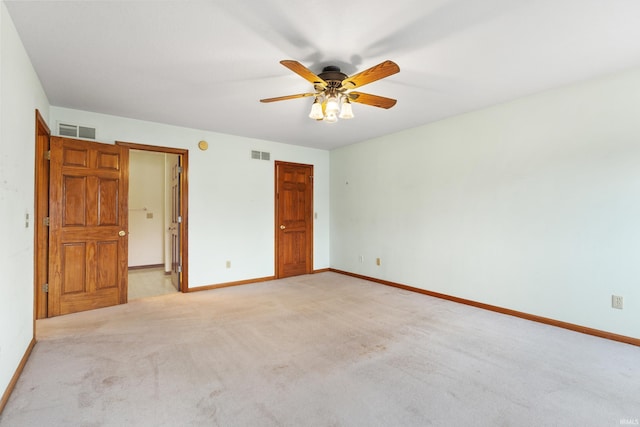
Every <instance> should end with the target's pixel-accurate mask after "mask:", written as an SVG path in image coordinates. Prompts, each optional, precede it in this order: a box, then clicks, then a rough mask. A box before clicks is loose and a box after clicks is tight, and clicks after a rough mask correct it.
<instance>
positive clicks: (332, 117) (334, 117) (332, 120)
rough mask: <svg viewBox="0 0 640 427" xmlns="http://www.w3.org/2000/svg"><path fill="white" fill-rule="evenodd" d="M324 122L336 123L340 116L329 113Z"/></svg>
mask: <svg viewBox="0 0 640 427" xmlns="http://www.w3.org/2000/svg"><path fill="white" fill-rule="evenodd" d="M324 121H325V122H327V123H335V122H337V121H338V116H337V115H336V113H329V112H327V115H326V116H325V118H324Z"/></svg>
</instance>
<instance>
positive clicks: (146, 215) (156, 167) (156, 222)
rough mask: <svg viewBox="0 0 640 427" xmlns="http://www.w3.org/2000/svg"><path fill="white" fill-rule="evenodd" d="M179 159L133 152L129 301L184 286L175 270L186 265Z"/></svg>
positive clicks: (158, 154) (132, 150) (150, 153)
mask: <svg viewBox="0 0 640 427" xmlns="http://www.w3.org/2000/svg"><path fill="white" fill-rule="evenodd" d="M179 157H180V156H179V155H177V154H173V153H164V152H159V151H145V150H136V149H131V150H129V259H128V276H129V277H128V278H129V281H128V296H129V301H132V300H135V299H139V298H146V297H152V296H159V295H166V294H170V293H175V292H178V291H179V290H180V280H179V276H178V275H175V274H173V270H174V263H175V264H177V265H178V266H179V265H180V264H181V262H180V258H181V257H180V254H179V253H175V254H174V253H173V250H175V249H176V248H179V235H178V232H177V231H178V230H177V227H175V224H174V223H175V220H174V217H175V216H176V215H177V211H179V207H176V203H175V202H176V196H178V195H179V192H178V193H176V188H178V189H179V181H180V173H179V172H178V171H177V167H179V163H180V158H179ZM176 165H178V166H177V167H176ZM176 239H177V240H176Z"/></svg>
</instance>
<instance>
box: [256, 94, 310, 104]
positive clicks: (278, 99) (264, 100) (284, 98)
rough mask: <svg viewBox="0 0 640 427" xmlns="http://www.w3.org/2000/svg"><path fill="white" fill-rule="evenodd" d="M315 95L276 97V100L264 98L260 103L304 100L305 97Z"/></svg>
mask: <svg viewBox="0 0 640 427" xmlns="http://www.w3.org/2000/svg"><path fill="white" fill-rule="evenodd" d="M315 95H316V94H315V93H299V94H297V95H286V96H278V97H277V98H265V99H261V100H260V102H275V101H285V100H287V99H296V98H306V97H307V96H315Z"/></svg>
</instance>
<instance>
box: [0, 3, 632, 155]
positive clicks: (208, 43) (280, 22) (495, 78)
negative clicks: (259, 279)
mask: <svg viewBox="0 0 640 427" xmlns="http://www.w3.org/2000/svg"><path fill="white" fill-rule="evenodd" d="M5 3H6V4H7V8H8V10H9V12H10V14H11V16H12V18H13V20H14V23H15V25H16V27H17V29H18V32H19V34H20V37H21V38H22V41H23V43H24V45H25V47H26V50H27V52H28V53H29V56H30V57H31V61H32V62H33V65H34V67H35V69H36V71H37V73H38V75H39V77H40V80H41V81H42V84H43V85H44V88H45V91H46V93H47V96H48V97H49V101H50V103H51V104H52V105H55V106H60V107H68V108H74V109H80V110H86V111H94V112H99V113H106V114H113V115H118V116H125V117H131V118H136V119H141V120H150V121H155V122H161V123H168V124H173V125H178V126H185V127H190V128H197V129H204V130H210V131H215V132H222V133H227V134H233V135H242V136H247V137H254V138H260V139H266V140H271V141H278V142H284V143H288V144H296V145H303V146H309V147H316V148H322V149H332V148H335V147H340V146H344V145H348V144H351V143H355V142H358V141H362V140H366V139H370V138H373V137H376V136H380V135H384V134H388V133H392V132H397V131H399V130H402V129H406V128H411V127H415V126H418V125H422V124H425V123H429V122H432V121H435V120H438V119H442V118H444V117H448V116H452V115H456V114H460V113H463V112H467V111H471V110H475V109H478V108H482V107H485V106H489V105H493V104H497V103H500V102H504V101H508V100H511V99H515V98H518V97H521V96H523V95H527V94H531V93H535V92H539V91H542V90H546V89H549V88H554V87H558V86H562V85H565V84H568V83H571V82H575V81H580V80H585V79H589V78H592V77H595V76H599V75H603V74H607V73H612V72H616V71H620V70H623V69H626V68H631V67H637V66H640V1H639V0H391V1H379V0H347V1H345V0H342V1H334V0H324V1H318V0H306V1H294V0H244V1H243V0H216V1H146V0H136V1H134V0H131V1H55V0H54V1H25V0H22V1H5ZM281 59H294V60H297V61H300V62H301V63H302V64H303V65H305V66H306V67H308V68H309V69H311V70H312V71H313V72H315V73H320V72H321V71H322V68H323V67H324V66H326V65H337V66H339V67H340V68H341V69H342V71H343V72H345V73H346V74H348V75H352V74H355V73H356V72H359V71H362V70H364V69H366V68H369V67H371V66H374V65H376V64H378V63H380V62H382V61H384V60H386V59H390V60H392V61H394V62H396V63H397V64H398V65H399V66H400V73H399V74H395V75H393V76H390V77H388V78H386V79H384V80H380V81H377V82H374V83H371V84H369V85H367V86H366V87H364V88H362V89H359V90H361V91H362V92H367V93H372V94H376V95H382V96H385V97H390V98H395V99H397V100H398V103H397V105H396V106H395V107H393V108H392V109H390V110H384V109H379V108H375V107H371V106H367V105H362V104H354V106H353V110H354V113H355V116H356V117H355V118H354V119H352V120H341V121H339V122H338V123H336V124H327V123H322V122H316V121H314V120H311V119H309V118H308V117H307V115H308V114H309V110H310V106H311V103H312V98H301V99H294V100H288V101H282V102H275V103H270V104H263V103H260V102H258V100H259V99H261V98H269V97H276V96H282V95H291V94H296V93H302V92H309V91H312V87H311V84H310V83H308V82H307V81H306V80H304V79H303V78H301V77H300V76H298V75H296V74H294V73H293V72H291V71H289V70H288V69H287V68H285V67H283V66H282V65H280V64H279V61H280V60H281Z"/></svg>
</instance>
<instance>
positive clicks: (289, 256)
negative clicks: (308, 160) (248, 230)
mask: <svg viewBox="0 0 640 427" xmlns="http://www.w3.org/2000/svg"><path fill="white" fill-rule="evenodd" d="M312 272H313V166H312V165H301V164H297V163H285V162H276V277H277V278H282V277H289V276H297V275H300V274H309V273H312Z"/></svg>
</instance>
